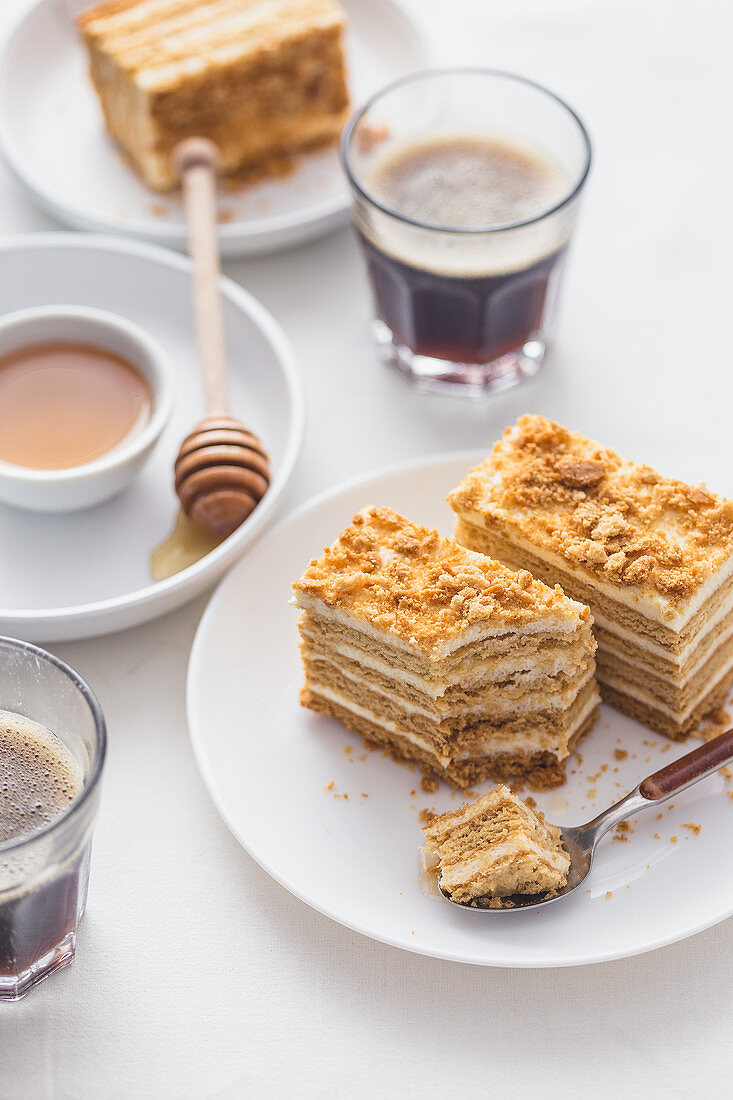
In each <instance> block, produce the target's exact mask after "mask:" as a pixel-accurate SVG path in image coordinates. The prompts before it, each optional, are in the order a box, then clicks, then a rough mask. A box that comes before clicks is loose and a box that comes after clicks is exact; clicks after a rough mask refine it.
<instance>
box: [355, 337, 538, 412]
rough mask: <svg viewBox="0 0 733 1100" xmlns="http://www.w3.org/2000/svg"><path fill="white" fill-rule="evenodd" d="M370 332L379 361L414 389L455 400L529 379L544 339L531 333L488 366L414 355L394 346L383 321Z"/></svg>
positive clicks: (408, 349)
mask: <svg viewBox="0 0 733 1100" xmlns="http://www.w3.org/2000/svg"><path fill="white" fill-rule="evenodd" d="M372 332H373V333H374V339H375V340H376V342H377V347H378V349H379V355H380V358H381V359H382V361H383V362H384V363H386V364H387V365H388V366H390V367H394V368H395V369H396V370H398V371H399V372H400V374H401V375H402V376H403V378H406V379H407V380H408V381H409V382H411V383H412V384H413V385H414V386H415V387H416V388H417V389H419V390H425V391H427V392H430V393H444V394H450V395H453V396H458V397H484V396H486V394H488V393H493V392H495V391H497V390H508V389H510V388H511V387H512V386H516V385H518V384H519V383H520V382H524V381H525V380H526V379H527V378H532V377H533V376H534V375H535V374H537V371H538V370H539V369H540V367H541V366H542V360H543V359H544V357H545V351H546V343H545V340H544V338H543V337H542V336H541V335H540V334H539V333H532V334H531V335H530V337H529V339H528V340H526V342H525V343H524V344H523V345H522V346H521V347H520V348H517V349H516V350H515V351H511V352H508V353H507V354H506V355H502V356H500V358H498V359H493V360H492V361H491V362H490V363H457V362H454V361H453V360H451V359H435V358H433V357H432V356H430V355H417V354H416V353H415V352H414V351H412V350H411V349H410V348H408V347H406V346H405V345H404V344H398V343H396V341H395V340H394V337H393V335H392V331H391V329H389V328H388V326H387V325H385V323H384V321H374V322H373V324H372Z"/></svg>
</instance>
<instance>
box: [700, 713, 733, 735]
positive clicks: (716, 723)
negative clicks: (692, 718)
mask: <svg viewBox="0 0 733 1100" xmlns="http://www.w3.org/2000/svg"><path fill="white" fill-rule="evenodd" d="M731 725H733V719H731V715H730V711H728V710H726V709H725V707H715V709H714V710H711V711H709V712H708V714H706V715H705V717H704V718H703V720H702V725H701V726H700V728H699V729H698V730H697V733H696V734H695V735H694V736H696V737H699V738H700V739H701V740H702V741H712V740H713V738H715V737H720V735H721V734H722V733H727V731H728V730H729V729H730V728H731Z"/></svg>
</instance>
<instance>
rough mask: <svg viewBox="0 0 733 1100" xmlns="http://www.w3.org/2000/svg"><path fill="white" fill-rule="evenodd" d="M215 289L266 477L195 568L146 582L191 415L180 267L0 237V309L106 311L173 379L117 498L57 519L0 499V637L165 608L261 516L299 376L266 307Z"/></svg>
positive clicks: (288, 445)
mask: <svg viewBox="0 0 733 1100" xmlns="http://www.w3.org/2000/svg"><path fill="white" fill-rule="evenodd" d="M221 289H222V296H223V304H224V323H225V326H226V340H227V354H228V361H229V367H230V371H229V374H230V389H231V404H232V411H233V413H234V414H235V415H237V416H240V417H241V418H242V419H243V420H244V422H245V423H246V424H248V425H250V426H251V427H252V428H253V430H254V431H256V432H257V434H258V435H259V436H260V438H261V439H262V441H263V443H264V445H265V447H266V448H267V449H268V451H269V452H270V455H271V459H272V473H273V478H272V484H271V487H270V489H269V491H268V492H267V494H266V495H265V497H264V499H263V500H262V503H261V504H260V505H259V506H258V507H257V508H256V509H255V511H254V512H253V513H252V515H251V517H250V518H249V519H247V520H246V521H245V522H244V523H243V524H242V526H241V527H240V528H239V529H238V530H237V531H235V532H234V534H233V535H231V536H230V538H228V539H226V540H225V541H224V542H223V543H221V545H220V546H218V547H217V548H216V549H215V550H214V551H212V553H210V554H208V555H207V556H206V557H205V558H202V559H201V561H199V562H197V563H196V565H192V566H190V567H189V568H188V569H186V570H184V571H183V572H181V573H178V574H177V575H176V576H174V577H171V578H170V579H169V580H166V581H161V582H158V583H154V582H153V581H152V579H151V574H150V553H151V551H152V550H153V548H154V547H155V546H156V545H158V543H160V542H161V541H162V540H163V539H164V538H165V537H166V536H167V535H168V534H169V533H170V531H171V530H172V527H173V521H174V518H175V515H176V511H177V500H176V497H175V494H174V492H173V462H174V459H175V457H176V454H177V453H178V448H179V447H180V445H181V442H182V441H183V439H184V437H185V436H186V435H187V434H188V432H190V431H191V429H192V428H193V427H194V425H195V424H196V423H197V421H198V420H200V419H201V416H202V414H203V394H202V391H201V384H200V381H199V373H198V363H197V357H196V347H195V340H194V332H193V321H192V315H191V314H192V310H191V286H190V266H189V262H188V260H186V259H184V258H183V257H182V256H179V255H177V254H176V253H175V252H169V251H167V250H165V249H161V248H156V247H154V246H153V245H147V244H140V243H138V242H136V241H120V240H111V239H105V238H102V237H90V236H86V235H84V236H81V235H78V234H74V233H35V234H32V235H30V236H20V235H19V236H16V237H9V238H6V239H5V240H4V241H0V316H2V315H3V314H4V313H9V312H10V311H11V310H16V309H22V308H24V307H26V306H41V305H84V306H97V307H98V308H100V309H107V310H111V311H112V312H113V313H119V314H120V315H121V316H122V317H125V318H127V319H129V320H131V321H136V322H137V323H138V324H139V325H141V326H142V327H143V328H144V329H146V330H147V331H148V332H149V333H151V335H152V336H154V337H156V338H157V339H158V340H159V341H160V343H161V344H162V346H163V348H164V349H165V350H166V351H167V353H168V355H169V356H170V360H171V363H172V365H173V368H174V371H175V373H176V375H177V379H176V395H175V402H176V404H175V408H174V410H173V415H172V416H171V419H170V421H169V423H168V426H167V427H166V429H165V431H164V433H163V436H162V438H161V440H160V442H159V443H158V445H157V447H156V448H155V451H154V452H153V455H152V457H151V458H150V459H149V461H148V463H147V464H146V465H145V467H144V468H143V470H142V472H141V474H140V475H139V476H138V477H137V478H136V479H135V481H134V482H133V484H132V485H131V487H130V488H129V489H128V490H126V491H125V492H124V493H122V494H120V496H118V497H116V498H115V499H113V500H110V501H108V502H107V503H105V504H101V505H99V506H98V507H96V508H90V509H88V510H87V511H84V512H75V513H73V514H67V515H42V514H40V513H33V512H23V511H20V510H19V509H15V508H10V507H7V506H0V531H2V537H1V538H0V633H2V634H11V635H17V636H19V637H21V638H25V639H29V640H33V641H41V642H44V641H45V642H51V641H61V640H66V639H70V638H84V637H90V636H92V635H95V634H104V633H107V632H109V631H112V630H121V629H123V628H124V627H128V626H134V625H135V624H136V623H141V622H145V621H147V620H148V619H152V618H154V617H155V616H157V615H162V614H163V613H164V612H166V611H172V610H173V608H175V607H178V606H180V605H181V604H183V603H185V602H186V601H187V600H190V599H192V598H193V597H194V596H196V595H198V593H200V592H202V591H203V590H204V589H205V588H206V587H208V586H209V585H210V584H211V583H212V582H213V581H214V580H216V579H218V578H219V577H220V576H221V575H222V573H223V572H224V570H225V569H226V568H227V567H228V566H230V565H231V563H232V562H233V561H234V560H235V558H237V557H238V556H239V555H240V554H241V553H242V551H243V550H244V548H245V547H246V546H247V545H249V543H251V542H252V540H253V539H254V538H255V536H256V535H257V534H258V533H259V532H261V531H262V530H263V529H264V527H265V525H266V524H267V522H268V521H269V520H270V518H271V517H272V514H273V512H274V509H275V507H276V505H277V502H278V498H279V497H280V496H281V494H282V492H283V489H284V488H285V485H286V482H287V480H288V478H289V476H290V473H291V471H292V468H293V464H294V462H295V458H296V455H297V453H298V449H299V447H300V441H301V437H302V433H303V396H302V390H301V383H300V379H299V376H298V372H297V370H296V366H295V363H294V360H293V355H292V352H291V350H290V347H289V345H288V343H287V341H286V339H285V337H284V335H283V333H282V331H281V329H280V328H279V326H278V325H277V324H276V323H275V321H274V320H273V319H272V317H271V316H270V315H269V313H267V311H266V310H265V309H263V307H262V306H261V305H259V303H258V302H256V301H255V300H254V298H252V297H251V296H250V295H249V294H247V293H246V292H245V291H244V290H242V289H241V288H240V287H238V286H237V285H236V283H233V282H231V280H229V279H222V282H221Z"/></svg>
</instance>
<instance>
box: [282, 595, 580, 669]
mask: <svg viewBox="0 0 733 1100" xmlns="http://www.w3.org/2000/svg"><path fill="white" fill-rule="evenodd" d="M290 602H291V604H293V605H294V606H295V607H299V608H300V609H301V610H302V611H308V612H310V613H311V614H314V615H319V616H320V617H321V618H323V619H330V620H331V621H332V622H336V623H341V624H342V626H347V627H349V628H350V629H351V630H357V631H359V632H360V633H361V634H365V635H366V636H367V637H369V638H374V639H375V640H376V641H377V642H379V644H380V645H381V646H387V647H389V648H390V649H397V650H403V651H405V652H407V653H411V654H412V655H413V656H414V655H417V656H418V657H420V658H421V659H422V660H423V661H424V660H439V659H442V658H445V657H447V656H448V655H449V654H451V653H455V651H456V650H457V649H462V648H463V647H464V646H465V645H472V644H473V643H474V642H480V641H483V640H484V639H488V638H503V637H506V636H507V635H511V636H512V637H517V638H519V637H522V636H523V635H528V634H545V633H548V634H565V635H569V634H575V633H576V632H577V631H578V627H579V623H578V620H577V619H576V618H575V617H574V616H572V617H570V616H562V615H546V616H544V617H543V618H538V619H536V620H534V621H533V622H529V623H525V624H524V625H523V626H521V627H501V626H496V627H486V626H481V625H479V624H477V625H476V626H473V627H467V628H466V629H465V630H463V631H462V632H461V634H460V635H459V636H458V637H457V638H453V639H452V640H449V641H445V642H443V643H442V644H441V643H436V645H434V646H433V647H432V648H431V650H430V653H429V654H426V653H425V652H424V650H422V649H421V648H420V647H419V646H418V643H417V639H416V638H410V640H409V641H408V642H406V641H404V640H403V639H402V638H398V637H397V635H396V634H392V633H391V632H390V631H388V630H378V629H377V628H376V627H374V626H372V624H371V623H370V622H368V621H367V620H366V619H363V618H360V617H359V616H357V615H352V614H350V613H349V612H347V611H342V610H341V609H340V608H333V607H329V606H328V604H326V603H324V601H323V600H319V599H316V598H314V597H312V596H306V595H305V594H304V593H302V592H299V593H297V595H296V596H295V597H294V598H293V599H292V600H291V601H290ZM575 606H576V607H583V606H584V605H583V604H577V603H576V604H575Z"/></svg>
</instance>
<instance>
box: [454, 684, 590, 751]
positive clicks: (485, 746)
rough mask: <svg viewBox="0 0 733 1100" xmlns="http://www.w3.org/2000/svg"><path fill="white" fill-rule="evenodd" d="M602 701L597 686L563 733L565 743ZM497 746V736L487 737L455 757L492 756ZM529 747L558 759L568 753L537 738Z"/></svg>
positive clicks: (531, 749)
mask: <svg viewBox="0 0 733 1100" xmlns="http://www.w3.org/2000/svg"><path fill="white" fill-rule="evenodd" d="M600 701H601V696H600V692H599V691H598V688H595V690H594V691H592V692H591V694H590V696H589V698H588V701H587V702H586V705H585V706H584V707H583V709H582V710H581V712H580V714H579V715H578V717H577V718H576V719H575V721H574V722H573V723H572V724H571V725H570V726H568V728H567V729H566V730H564V731H563V735H562V738H563V743H566V742H568V741H571V740H572V738H573V734H575V733H577V731H578V730H579V729H580V727H581V726H582V725H583V723H584V722H585V721H586V719H587V718H588V717H589V715H590V714H591V713H592V712H593V711H594V710H595V708H596V707H597V706H598V704H599V703H600ZM527 740H529V739H527ZM513 743H514V739H512V744H513ZM495 746H496V739H495V738H487V739H486V740H485V741H481V742H479V744H478V745H477V746H476V748H475V749H473V750H472V751H471V752H459V753H456V754H455V756H454V757H453V759H454V760H471V759H473V757H475V756H481V755H484V756H491V751H490V750H491V749H492V747H495ZM502 747H503V742H502ZM529 748H530V751H534V752H551V753H552V754H553V756H556V757H557V759H558V760H564V759H565V755H566V754H564V753H561V752H559V751H557V750H556V749H553V748H552V747H551V746H550V745H538V744H537V742H536V740H535V742H534V744H533V745H532V744H530V746H529ZM477 750H478V751H477Z"/></svg>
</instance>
